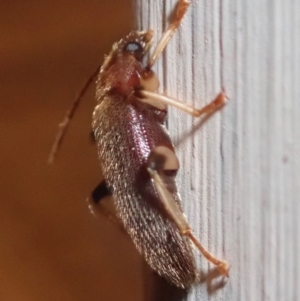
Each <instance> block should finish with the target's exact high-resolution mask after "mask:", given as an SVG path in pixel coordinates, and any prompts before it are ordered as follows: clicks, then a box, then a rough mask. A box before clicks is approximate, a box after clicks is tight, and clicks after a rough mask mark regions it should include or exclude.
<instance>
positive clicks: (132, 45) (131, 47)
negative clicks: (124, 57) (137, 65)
mask: <svg viewBox="0 0 300 301" xmlns="http://www.w3.org/2000/svg"><path fill="white" fill-rule="evenodd" d="M124 50H125V51H126V52H131V53H132V54H134V55H135V56H136V58H138V59H139V58H141V57H142V55H143V51H144V49H143V47H142V45H141V44H140V43H137V42H129V43H128V44H126V45H125V47H124Z"/></svg>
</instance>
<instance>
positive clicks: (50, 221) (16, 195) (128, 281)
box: [0, 0, 145, 301]
mask: <svg viewBox="0 0 300 301" xmlns="http://www.w3.org/2000/svg"><path fill="white" fill-rule="evenodd" d="M134 27H135V25H134V17H133V7H132V2H131V1H130V0H128V1H127V0H126V1H125V0H122V1H118V0H109V1H102V0H97V1H96V0H89V1H77V0H75V1H61V0H51V1H48V0H46V1H37V0H30V1H18V0H13V1H1V2H0V41H1V43H0V87H1V108H0V115H1V118H0V122H1V128H0V139H1V144H0V167H1V168H0V185H1V190H0V200H1V201H0V300H1V301H7V300H9V301H11V300H12V301H14V300H22V301H26V300H30V301H34V300H39V301H40V300H43V301H47V300H73V301H75V300H90V301H92V300H123V301H124V300H143V299H144V297H143V296H144V294H145V293H144V283H145V280H144V276H143V275H144V273H145V270H144V267H143V261H142V260H141V258H140V256H138V254H137V252H136V251H135V248H134V246H133V245H132V243H131V241H130V240H129V239H128V237H127V236H126V235H124V233H122V231H120V229H119V228H118V227H116V226H115V225H113V224H111V222H109V221H108V220H107V219H105V218H103V219H101V218H100V220H97V219H95V218H93V216H92V215H91V214H90V212H89V210H88V208H87V204H86V202H85V199H86V197H87V196H88V195H89V194H90V192H91V191H92V190H93V188H94V187H95V186H96V185H97V184H98V183H99V181H100V180H101V171H100V168H99V163H98V160H97V157H96V151H95V148H94V145H93V143H92V142H91V140H90V136H89V134H90V131H91V113H92V110H93V106H94V105H95V100H94V86H92V87H91V88H90V91H89V93H88V94H87V95H86V97H85V99H84V101H83V103H82V104H81V106H80V108H79V110H78V111H77V113H76V116H75V118H74V120H73V122H72V125H71V127H70V129H69V131H68V135H67V136H66V139H65V141H64V143H63V146H62V148H61V151H60V153H59V156H58V158H57V160H56V162H55V164H54V165H52V166H50V165H48V164H47V162H46V161H47V157H48V154H49V151H50V147H51V144H52V142H53V139H54V136H55V133H56V130H57V125H58V123H59V122H60V121H61V120H62V117H63V115H64V113H65V111H66V109H67V108H68V107H69V105H70V104H71V102H72V100H73V99H74V97H75V95H76V94H77V92H78V91H79V90H80V89H81V87H82V85H83V84H84V82H85V80H86V79H87V78H88V77H89V76H90V74H91V73H92V72H93V71H94V69H95V68H96V67H97V66H98V65H99V64H101V63H102V62H103V56H104V53H108V52H109V51H110V48H111V45H112V43H113V42H114V41H117V40H119V39H120V38H121V37H122V36H124V34H127V33H128V31H130V30H131V29H132V28H134Z"/></svg>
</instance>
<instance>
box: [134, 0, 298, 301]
mask: <svg viewBox="0 0 300 301" xmlns="http://www.w3.org/2000/svg"><path fill="white" fill-rule="evenodd" d="M136 2H137V6H136V9H137V17H138V22H139V26H140V28H141V29H148V28H149V27H150V28H152V29H154V30H155V33H157V34H158V35H160V34H161V32H162V30H163V29H164V28H165V24H166V17H165V16H168V14H169V13H170V11H171V9H172V8H173V7H174V4H175V3H176V0H172V1H171V0H166V1H148V0H137V1H136ZM191 2H192V4H191V8H190V10H189V12H188V14H187V16H186V18H185V19H184V22H183V25H182V26H181V27H180V30H179V32H178V33H177V34H176V36H175V37H174V39H172V41H171V42H170V44H169V45H168V47H167V51H166V52H165V54H164V56H163V59H161V60H160V61H159V62H158V64H157V65H156V69H157V71H158V75H159V78H160V79H161V83H162V85H161V91H164V92H165V93H166V94H167V95H170V96H173V97H176V98H178V99H182V100H184V101H186V102H187V103H189V104H194V105H195V106H197V107H201V106H204V105H205V104H206V103H208V102H209V101H210V100H211V99H213V98H214V97H215V96H216V94H217V93H218V92H219V91H220V90H221V88H222V87H223V88H224V89H225V91H226V93H227V95H228V96H229V98H230V102H229V103H228V105H227V106H226V107H225V108H224V109H223V110H222V111H221V112H218V113H216V114H215V115H213V116H212V117H211V118H209V119H208V120H206V121H205V122H202V121H200V120H196V119H193V118H191V117H190V116H186V115H185V114H184V113H181V112H178V111H177V110H175V109H171V110H170V118H169V121H168V124H169V129H170V132H171V135H172V136H173V137H174V140H175V141H181V142H180V143H179V146H178V155H179V159H180V162H181V166H182V169H181V172H180V174H179V177H178V183H179V186H180V191H181V195H182V199H183V202H184V208H185V212H186V214H187V216H188V219H189V220H190V221H191V224H192V226H193V228H194V229H195V231H196V233H197V236H198V237H199V238H200V239H201V241H202V242H203V244H204V245H206V246H208V248H209V250H210V251H211V252H213V253H214V254H216V255H218V256H220V257H222V258H224V259H226V260H228V261H229V263H230V265H231V270H230V278H229V279H228V281H227V283H223V282H222V281H221V279H214V280H213V281H212V282H210V281H207V279H205V275H206V273H208V271H209V270H208V269H211V268H212V266H211V265H208V263H207V261H206V260H204V259H203V258H202V257H201V256H198V255H197V260H198V261H199V268H200V269H201V271H202V272H203V278H202V279H203V283H201V284H198V285H195V287H194V288H193V289H192V290H191V291H190V292H189V296H188V298H187V299H188V300H193V301H196V300H197V301H198V300H199V301H200V300H201V301H203V300H226V301H227V300H230V301H240V300H242V301H246V300H249V301H252V300H272V301H274V300H278V301H281V300H288V301H297V300H300V285H299V284H300V257H299V256H300V252H299V251H300V222H299V216H300V123H299V120H300V101H299V99H300V84H299V83H300V52H299V49H300V30H299V28H300V2H299V1H297V0H288V1H283V0H276V1H259V0H254V1H252V0H251V1H250V0H244V1H227V0H223V1H221V0H219V1H217V0H216V1H210V0H203V1H191ZM183 299H185V298H182V300H183ZM170 300H172V299H169V301H170ZM174 300H175V299H174ZM176 300H177V299H176Z"/></svg>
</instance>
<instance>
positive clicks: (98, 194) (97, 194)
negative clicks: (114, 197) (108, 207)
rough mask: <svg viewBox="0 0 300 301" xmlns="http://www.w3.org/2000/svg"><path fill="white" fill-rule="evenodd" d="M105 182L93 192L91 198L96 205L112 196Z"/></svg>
mask: <svg viewBox="0 0 300 301" xmlns="http://www.w3.org/2000/svg"><path fill="white" fill-rule="evenodd" d="M111 194H112V193H111V191H110V190H109V189H108V187H107V185H106V182H105V180H103V181H102V182H101V183H100V184H99V185H98V186H97V187H96V188H95V189H94V190H93V192H92V194H91V198H92V199H93V202H94V203H95V204H98V203H99V202H100V201H101V200H102V199H103V198H104V197H106V196H109V195H111Z"/></svg>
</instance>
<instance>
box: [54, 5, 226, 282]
mask: <svg viewBox="0 0 300 301" xmlns="http://www.w3.org/2000/svg"><path fill="white" fill-rule="evenodd" d="M188 6H189V1H187V0H179V1H178V5H177V8H176V14H175V18H174V20H173V22H171V23H170V25H169V27H168V28H167V30H166V31H165V32H164V33H163V35H162V37H161V39H160V41H159V42H158V45H157V46H156V48H155V50H154V52H153V54H152V55H151V56H150V60H149V62H148V63H147V64H146V65H144V64H143V58H144V56H145V55H146V54H147V53H148V51H149V49H150V46H151V41H152V35H153V32H152V31H151V30H149V31H146V32H138V31H133V32H131V33H130V34H129V35H128V36H126V37H125V38H123V39H121V40H120V41H119V42H118V43H115V44H114V45H113V48H112V50H111V52H110V54H109V55H108V56H107V57H106V58H105V61H104V63H103V65H102V67H101V69H100V72H99V70H97V72H96V73H95V74H98V77H97V81H96V100H97V106H96V107H95V110H94V113H93V123H92V126H93V132H94V136H95V139H96V142H97V148H98V154H99V158H100V161H101V165H102V169H103V174H104V177H105V181H104V182H102V183H101V184H100V185H99V186H98V187H97V189H96V190H95V191H94V200H95V201H99V200H101V199H102V198H103V197H104V196H105V195H107V194H112V196H113V200H114V204H115V207H116V213H117V217H119V219H120V220H121V222H122V224H123V226H124V228H125V229H126V231H127V232H128V234H129V235H130V237H131V238H132V240H133V242H134V244H135V245H136V247H137V249H138V250H139V252H140V253H141V254H142V255H143V256H144V258H145V259H146V261H147V262H148V263H149V265H150V266H151V267H152V268H153V269H154V270H155V271H156V272H157V273H158V274H160V275H162V276H163V277H165V278H166V279H167V280H168V281H170V282H171V283H173V284H175V285H176V286H178V287H182V288H188V287H190V286H191V285H192V284H193V283H194V282H195V281H196V279H197V268H196V265H195V259H194V254H193V250H192V244H191V242H192V243H193V244H194V245H195V246H196V247H197V248H198V249H199V251H200V252H201V253H202V254H203V255H204V256H205V257H206V258H207V259H208V260H209V261H210V262H212V263H213V264H214V265H216V267H217V268H218V270H219V271H220V273H221V274H222V275H226V276H228V269H229V267H228V264H227V263H226V262H225V261H223V260H219V259H217V258H215V257H214V256H213V255H212V254H210V253H209V252H208V251H207V250H206V249H205V248H204V247H203V246H202V245H201V243H200V242H199V241H198V240H197V239H196V237H195V236H194V234H193V232H192V230H191V228H190V226H189V224H188V222H187V220H186V218H185V216H184V214H183V212H182V208H181V204H180V197H179V194H178V192H177V187H176V182H175V176H176V173H177V170H178V169H179V162H178V159H177V157H176V155H175V151H174V147H173V144H172V142H171V140H170V137H169V134H168V132H167V130H166V128H165V126H164V121H165V119H166V116H167V105H172V106H175V107H177V108H178V109H181V110H183V111H185V112H187V113H189V114H191V115H193V116H196V117H198V116H200V115H202V114H206V113H210V112H213V111H214V110H216V109H218V108H220V107H221V106H223V105H224V104H225V95H224V94H223V93H220V94H219V95H218V96H217V98H216V99H215V100H214V101H213V102H211V103H210V104H208V105H207V106H205V107H204V108H202V109H200V110H198V109H195V108H193V107H191V106H188V105H186V104H184V103H182V102H179V101H177V100H175V99H172V98H170V97H167V96H165V95H162V94H159V93H157V92H156V91H157V89H158V86H159V81H158V79H157V77H156V75H155V73H154V72H153V71H152V70H151V67H152V66H153V64H154V63H155V62H156V60H157V59H158V57H159V56H160V54H161V53H162V52H163V50H164V48H165V46H166V45H167V43H168V41H169V40H170V38H171V36H172V35H173V34H174V32H175V31H176V29H177V28H178V26H179V25H180V23H181V21H182V19H183V17H184V15H185V13H186V11H187V9H188ZM95 74H94V75H95ZM94 75H93V76H92V77H91V79H90V80H89V82H88V83H87V85H89V83H90V82H91V80H92V79H93V77H94ZM86 87H87V86H86ZM86 87H85V88H84V89H83V91H82V93H81V94H80V95H79V97H78V98H77V100H76V101H75V103H74V104H73V106H72V108H71V110H69V111H68V113H67V116H66V117H65V119H64V122H63V123H62V124H61V125H60V127H61V128H60V131H59V133H58V135H57V137H56V141H55V143H54V145H53V149H52V151H51V155H50V161H52V160H53V158H54V156H55V154H56V152H57V149H58V146H59V145H60V143H61V141H62V137H63V135H64V133H65V130H66V128H67V125H68V123H69V121H70V118H71V117H72V115H73V113H74V111H75V109H76V107H77V104H78V102H79V101H80V98H81V96H82V94H83V93H84V92H85V89H86Z"/></svg>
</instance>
